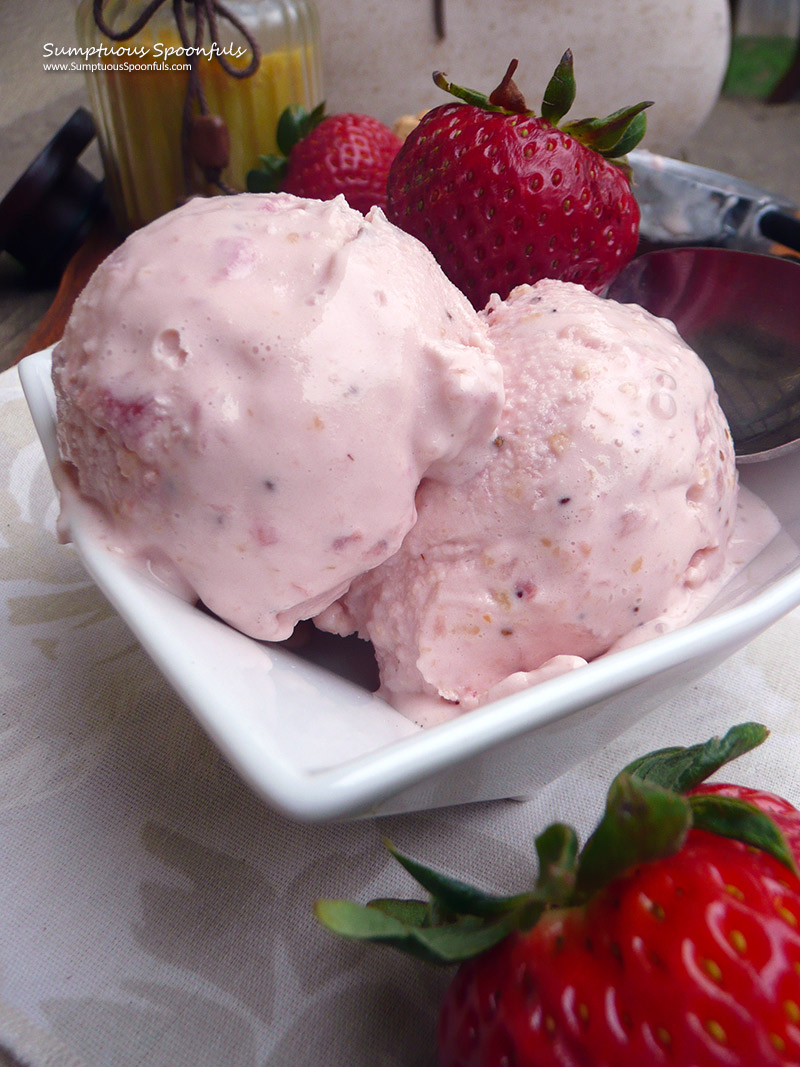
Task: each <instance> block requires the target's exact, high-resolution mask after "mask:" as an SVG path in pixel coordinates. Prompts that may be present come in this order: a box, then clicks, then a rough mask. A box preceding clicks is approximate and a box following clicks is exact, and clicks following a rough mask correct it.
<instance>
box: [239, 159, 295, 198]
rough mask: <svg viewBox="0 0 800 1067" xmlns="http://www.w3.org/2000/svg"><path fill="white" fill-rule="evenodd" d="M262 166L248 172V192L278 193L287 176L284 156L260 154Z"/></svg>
mask: <svg viewBox="0 0 800 1067" xmlns="http://www.w3.org/2000/svg"><path fill="white" fill-rule="evenodd" d="M259 162H260V163H261V168H260V169H258V170H249V171H248V172H247V191H248V193H276V192H277V191H278V190H279V189H280V187H281V183H282V181H283V179H284V177H285V176H286V159H285V158H284V157H283V156H259Z"/></svg>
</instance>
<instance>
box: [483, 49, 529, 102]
mask: <svg viewBox="0 0 800 1067" xmlns="http://www.w3.org/2000/svg"><path fill="white" fill-rule="evenodd" d="M518 66H519V60H518V59H512V60H511V62H510V63H509V64H508V67H507V69H506V72H505V74H504V75H503V78H502V81H501V82H500V84H499V85H498V86H497V88H496V89H494V90H493V91H492V92H491V93H490V94H489V103H490V104H494V105H496V106H497V107H501V108H502V109H503V111H510V112H513V113H514V114H515V115H524V114H525V113H526V112H527V110H528V107H527V105H526V103H525V97H524V96H523V95H522V93H521V92H520V91H519V87H518V86H517V83H516V82H515V81H514V74H515V72H516V69H517V67H518Z"/></svg>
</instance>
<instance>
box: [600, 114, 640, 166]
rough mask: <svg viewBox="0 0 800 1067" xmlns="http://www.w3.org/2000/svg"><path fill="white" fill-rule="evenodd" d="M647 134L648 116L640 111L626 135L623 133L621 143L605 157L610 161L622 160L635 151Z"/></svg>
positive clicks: (618, 142) (606, 153)
mask: <svg viewBox="0 0 800 1067" xmlns="http://www.w3.org/2000/svg"><path fill="white" fill-rule="evenodd" d="M646 133H647V115H646V114H645V113H644V112H643V111H640V112H639V114H638V115H636V116H635V118H634V119H633V120H632V122H631V124H630V126H629V127H628V128H627V130H626V131H625V133H623V135H622V137H621V138H620V139H619V141H617V143H616V144H615V145H614V148H613V149H612V152H611V153H610V154H609V153H608V152H604V153H603V155H604V156H606V158H610V159H615V158H616V159H621V158H622V157H623V156H627V154H628V152H632V151H633V150H634V148H635V147H636V146H637V144H639V142H640V141H641V140H642V139H643V138H644V135H645V134H646Z"/></svg>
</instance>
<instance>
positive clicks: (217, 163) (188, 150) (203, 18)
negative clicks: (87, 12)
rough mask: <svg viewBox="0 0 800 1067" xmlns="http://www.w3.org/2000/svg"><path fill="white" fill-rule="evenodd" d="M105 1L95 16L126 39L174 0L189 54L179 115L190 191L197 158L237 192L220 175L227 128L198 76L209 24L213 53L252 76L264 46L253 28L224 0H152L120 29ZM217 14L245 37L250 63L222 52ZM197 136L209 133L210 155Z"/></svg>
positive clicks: (97, 0)
mask: <svg viewBox="0 0 800 1067" xmlns="http://www.w3.org/2000/svg"><path fill="white" fill-rule="evenodd" d="M105 2H106V0H93V14H94V21H95V24H96V26H97V28H98V29H99V30H100V32H101V33H102V34H104V35H105V36H106V37H108V38H110V39H111V40H112V41H127V40H130V38H131V37H135V36H136V34H137V33H139V32H140V31H141V30H143V29H144V27H145V26H146V25H147V23H148V22H149V21H150V19H151V18H153V16H154V15H155V14H156V12H157V11H159V10H160V9H161V8H162V7H163V6H164V5H165V4H166V3H168V2H171V3H172V13H173V16H174V18H175V25H176V27H177V29H178V35H179V37H180V39H181V45H182V46H183V48H184V49H185V50H186V53H187V58H188V60H189V78H188V81H187V85H186V97H185V99H184V104H183V117H182V120H181V160H182V163H183V175H184V183H185V186H186V194H187V196H191V195H192V194H193V193H194V192H196V189H195V182H194V172H193V163H198V165H199V166H200V168H201V170H202V171H203V177H204V178H205V179H206V181H207V182H209V183H210V184H211V185H214V186H216V188H218V189H219V190H220V191H221V192H223V193H234V192H236V190H235V189H232V188H231V187H230V186H229V185H228V184H227V183H226V182H225V181H223V179H222V171H223V169H224V167H225V166H227V154H228V151H227V150H228V130H227V127H226V126H225V123H224V122H223V120H222V119H221V118H220V116H218V115H214V116H212V115H210V113H209V107H208V101H207V100H206V95H205V92H204V91H203V85H202V82H201V80H200V68H199V61H200V55H201V53H200V49H201V48H202V47H203V39H204V37H205V31H206V25H208V34H209V42H210V44H211V46H212V48H213V46H214V45H216V48H215V49H214V58H215V59H216V61H217V62H218V63H219V65H220V66H221V67H222V69H223V70H224V71H225V73H226V74H229V75H230V76H231V77H232V78H249V77H251V76H252V75H253V74H255V72H256V71H257V70H258V66H259V63H260V62H261V51H260V49H259V46H258V42H257V41H256V39H255V38H254V36H253V34H252V33H251V32H250V30H249V29H248V28H247V26H245V24H244V23H243V22H242V21H241V19H240V18H238V16H236V15H235V14H234V13H233V12H232V11H231V10H230V8H228V6H227V5H226V4H224V3H223V2H222V0H149V3H147V4H145V6H144V8H143V9H142V11H141V12H140V13H139V15H138V16H137V17H136V18H135V19H134V20H133V21H132V22H131V24H130V25H129V26H128V27H126V28H125V29H122V30H112V28H111V27H110V26H109V25H108V23H107V21H106V18H105V15H104V14H103V5H104V3H105ZM187 6H191V7H193V8H194V22H195V29H194V41H192V39H191V37H190V34H189V25H188V19H187V12H186V8H187ZM219 19H225V20H226V21H227V22H229V23H230V24H231V26H233V27H234V29H236V30H238V31H239V33H240V34H241V35H242V37H243V38H244V39H245V41H246V42H247V47H248V48H249V49H250V53H251V58H250V62H249V63H248V64H247V66H246V67H235V66H234V65H233V64H232V63H231V62H230V60H229V59H228V57H227V55H225V54H224V53H223V52H222V48H221V45H220V40H219ZM195 105H196V107H197V111H198V113H199V115H200V116H202V118H201V119H199V120H198V118H197V116H196V115H195V113H194V111H195ZM198 137H199V138H201V139H202V141H203V143H204V144H205V145H208V143H209V138H211V145H210V151H211V156H210V157H209V155H208V151H206V152H203V150H202V148H201V149H199V150H198V147H197V145H198ZM198 156H199V157H200V158H198Z"/></svg>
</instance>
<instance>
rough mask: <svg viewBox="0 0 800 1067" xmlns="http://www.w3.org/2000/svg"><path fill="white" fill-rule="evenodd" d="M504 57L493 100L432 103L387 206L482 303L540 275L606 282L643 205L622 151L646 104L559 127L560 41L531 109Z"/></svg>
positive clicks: (394, 176)
mask: <svg viewBox="0 0 800 1067" xmlns="http://www.w3.org/2000/svg"><path fill="white" fill-rule="evenodd" d="M516 66H517V61H516V60H514V61H513V62H512V63H511V65H510V66H509V68H508V71H507V72H506V75H505V77H504V79H503V81H502V82H501V83H500V85H499V86H498V87H497V89H495V91H494V92H493V93H492V94H491V96H490V97H488V99H487V98H486V97H485V96H482V95H481V94H478V93H474V92H472V91H471V90H465V89H462V88H461V87H459V86H454V85H453V84H452V83H450V82H448V81H447V79H446V78H445V76H444V75H443V74H441V73H438V72H437V73H436V74H435V75H434V81H435V82H436V84H437V85H439V86H440V87H441V88H443V89H447V90H449V91H450V92H451V93H453V94H454V95H455V96H458V97H460V98H461V100H462V102H461V103H450V104H444V105H442V106H441V107H437V108H435V109H434V110H433V111H429V112H428V114H427V115H425V116H424V117H423V119H422V120H421V121H420V123H419V125H418V126H417V127H416V128H415V130H414V131H413V132H412V133H411V134H410V135H409V136H408V137H407V138H406V141H405V142H404V144H403V147H402V149H401V150H400V152H399V153H398V155H397V158H396V159H395V161H394V163H393V164H392V168H391V171H390V172H389V181H388V188H387V205H386V212H387V215H388V217H389V218H390V219H391V221H392V222H394V223H395V224H396V225H397V226H400V227H401V228H402V229H404V230H407V231H408V232H409V233H411V234H413V235H414V236H415V237H418V238H419V239H420V240H421V241H422V242H423V243H424V244H426V245H427V246H428V248H429V249H430V250H431V252H433V254H434V256H435V257H436V259H437V260H438V261H439V264H440V266H441V267H442V269H443V270H444V272H445V274H447V276H448V277H449V278H450V280H451V281H453V282H454V283H455V284H456V285H457V286H458V287H459V288H460V289H461V290H462V291H463V292H464V293H465V294H466V295H467V296H468V297H469V299H470V300H471V301H472V303H473V304H474V305H475V307H477V308H482V307H484V306H485V304H486V302H487V301H488V299H489V297H490V295H491V294H492V293H495V292H496V293H499V295H500V296H501V297H505V296H507V295H508V293H509V292H510V291H511V290H512V289H513V288H514V286H516V285H520V284H522V283H523V282H529V283H532V282H535V281H538V280H539V279H540V278H559V279H562V280H564V281H571V282H579V283H581V284H582V285H585V286H586V288H587V289H591V290H593V291H594V292H599V291H601V290H602V289H603V288H604V287H605V286H606V285H607V284H608V283H609V282H610V281H611V280H612V279H613V278H614V277H616V275H617V274H618V273H619V271H620V270H621V269H622V267H623V266H624V265H625V264H626V263H627V262H628V260H629V259H631V257H632V256H633V254H634V252H635V251H636V245H637V242H638V233H639V209H638V206H637V204H636V200H635V199H634V196H633V193H632V192H631V187H630V181H629V178H628V174H627V172H626V170H625V169H624V167H623V166H620V165H619V164H616V163H613V162H610V159H611V157H619V156H623V155H624V154H625V153H626V152H628V151H630V149H631V148H633V147H634V146H635V145H636V143H637V142H638V141H639V140H640V139H641V137H642V136H643V134H644V131H645V117H644V109H645V108H646V107H648V106H649V103H647V102H643V103H641V104H637V105H635V106H634V107H630V108H625V109H623V110H622V111H619V112H616V113H615V114H614V115H610V116H609V117H608V118H607V119H602V120H600V119H585V120H582V121H579V122H570V123H567V124H565V125H564V126H563V127H561V128H559V127H558V125H557V124H558V122H560V120H561V119H562V118H563V116H564V115H565V114H566V113H567V111H568V110H569V108H570V107H571V105H572V101H573V99H574V95H575V80H574V77H573V71H572V54H571V53H570V52H569V51H567V52H566V53H565V54H564V56H563V58H562V60H561V62H560V64H559V66H558V68H557V69H556V72H555V74H554V75H553V78H552V79H551V81H550V84H549V85H548V87H547V91H546V92H545V98H544V101H543V103H542V116H541V117H536V116H535V115H534V113H533V112H532V111H530V110H529V109H528V108H527V107H526V105H525V101H524V100H523V98H522V96H521V94H520V92H519V90H518V89H517V87H516V85H515V84H514V82H513V80H512V75H513V73H514V71H515V70H516Z"/></svg>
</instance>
